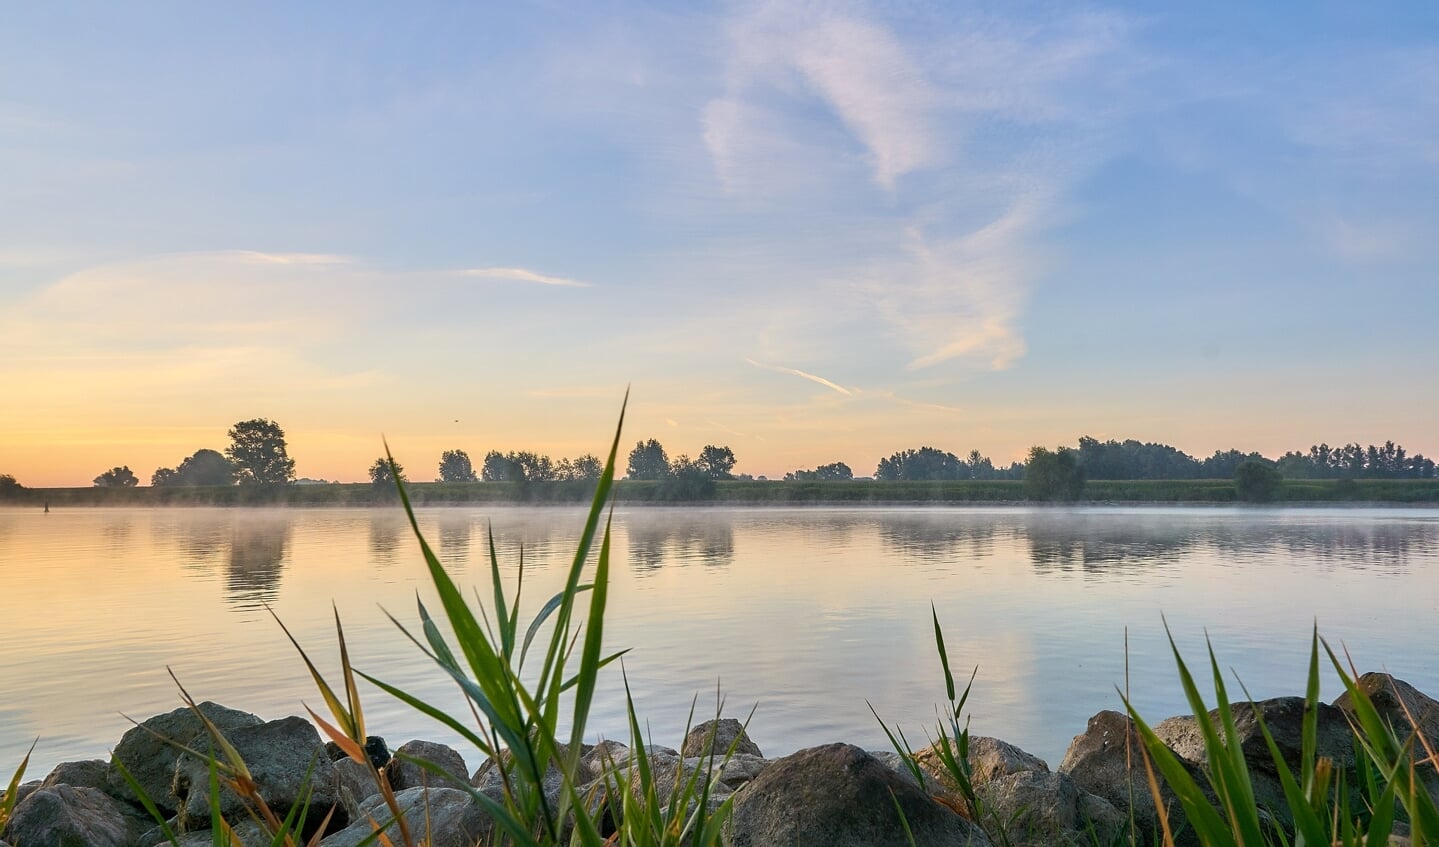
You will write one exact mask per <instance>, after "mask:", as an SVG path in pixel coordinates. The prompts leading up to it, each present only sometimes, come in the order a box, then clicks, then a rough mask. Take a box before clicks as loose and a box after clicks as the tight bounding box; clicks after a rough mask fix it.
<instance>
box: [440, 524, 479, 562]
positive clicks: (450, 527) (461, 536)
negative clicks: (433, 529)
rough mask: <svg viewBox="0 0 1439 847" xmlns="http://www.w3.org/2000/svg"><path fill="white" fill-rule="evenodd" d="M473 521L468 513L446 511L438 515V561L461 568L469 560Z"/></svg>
mask: <svg viewBox="0 0 1439 847" xmlns="http://www.w3.org/2000/svg"><path fill="white" fill-rule="evenodd" d="M474 528H475V519H474V516H472V515H471V514H470V513H469V512H465V511H458V510H457V511H446V512H442V513H441V514H440V519H439V536H440V561H442V562H444V563H445V564H446V565H451V566H453V567H457V568H462V567H464V566H465V565H466V564H468V563H469V560H470V543H471V541H472V540H473V534H474Z"/></svg>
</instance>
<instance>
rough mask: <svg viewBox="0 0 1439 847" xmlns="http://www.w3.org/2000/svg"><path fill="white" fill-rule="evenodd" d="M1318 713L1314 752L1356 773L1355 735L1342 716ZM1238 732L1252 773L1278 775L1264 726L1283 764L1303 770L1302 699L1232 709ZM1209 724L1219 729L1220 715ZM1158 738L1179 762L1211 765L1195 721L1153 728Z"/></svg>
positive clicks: (1325, 708)
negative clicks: (1253, 770)
mask: <svg viewBox="0 0 1439 847" xmlns="http://www.w3.org/2000/svg"><path fill="white" fill-rule="evenodd" d="M1317 706H1318V710H1319V719H1318V737H1317V739H1316V742H1317V743H1316V752H1317V753H1318V755H1320V756H1324V757H1327V758H1329V759H1331V760H1333V761H1334V764H1335V765H1336V766H1338V767H1341V768H1345V769H1350V768H1353V767H1354V735H1353V733H1352V732H1351V731H1350V729H1349V721H1348V720H1347V719H1346V718H1345V717H1344V713H1343V712H1342V711H1340V710H1339V709H1338V708H1335V707H1334V706H1330V705H1328V704H1327V703H1319V704H1317ZM1230 712H1231V714H1232V715H1233V717H1234V728H1235V730H1236V731H1237V732H1238V735H1239V744H1240V749H1241V750H1242V751H1244V760H1245V761H1246V762H1248V763H1249V766H1250V768H1251V769H1259V770H1262V771H1264V772H1266V773H1270V774H1273V773H1277V772H1278V771H1277V769H1276V767H1275V764H1274V758H1273V756H1272V755H1271V754H1270V752H1269V747H1268V745H1267V744H1266V743H1265V741H1264V733H1263V732H1261V731H1260V728H1259V723H1260V720H1261V719H1262V721H1263V723H1264V726H1265V727H1266V728H1267V729H1268V730H1269V734H1270V735H1271V736H1273V738H1274V743H1275V745H1276V746H1278V748H1279V751H1280V753H1281V754H1282V755H1283V758H1284V762H1285V764H1286V765H1288V766H1289V768H1290V769H1291V770H1294V769H1296V768H1298V767H1299V762H1300V757H1301V751H1302V746H1301V745H1302V739H1303V730H1304V698H1303V697H1276V698H1273V699H1271V700H1259V701H1256V702H1247V701H1246V702H1239V703H1233V704H1231V709H1230ZM1209 720H1210V721H1211V723H1214V724H1216V725H1217V724H1218V722H1219V712H1218V710H1215V711H1212V712H1210V713H1209ZM1154 734H1155V735H1158V736H1159V739H1160V740H1161V741H1163V742H1164V743H1165V744H1166V745H1168V746H1169V748H1170V749H1171V750H1173V751H1174V752H1175V753H1178V754H1179V757H1180V758H1182V759H1184V760H1186V761H1189V762H1193V763H1195V764H1200V765H1202V764H1205V763H1206V762H1208V761H1209V757H1208V754H1207V753H1206V751H1205V749H1204V737H1203V735H1202V734H1201V733H1200V731H1199V722H1198V721H1197V720H1195V718H1194V716H1193V715H1185V716H1183V717H1175V718H1168V719H1167V720H1164V721H1161V722H1160V723H1159V725H1158V726H1156V727H1154Z"/></svg>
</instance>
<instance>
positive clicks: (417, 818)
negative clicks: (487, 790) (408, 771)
mask: <svg viewBox="0 0 1439 847" xmlns="http://www.w3.org/2000/svg"><path fill="white" fill-rule="evenodd" d="M491 797H493V798H494V799H495V800H496V801H499V800H500V799H501V798H500V797H499V796H498V795H494V794H491ZM395 801H396V803H397V804H398V806H399V808H400V813H401V815H402V816H403V817H404V819H405V822H406V824H407V825H408V826H409V828H410V835H411V836H412V837H413V838H414V839H415V840H416V841H417V842H420V841H422V840H424V839H428V841H426V842H425V843H428V844H429V845H430V847H472V845H475V844H479V843H485V841H484V839H486V838H487V837H488V836H489V834H490V832H491V830H493V829H494V821H493V820H492V819H491V818H490V816H489V815H488V814H487V813H486V812H485V811H484V809H483V808H481V807H480V805H479V804H478V803H476V802H475V800H474V798H473V797H471V796H470V795H469V794H468V793H466V792H464V791H460V790H458V789H454V788H408V789H406V790H404V791H401V792H399V793H398V794H396V795H395ZM382 824H387V825H386V826H385V829H384V832H385V836H386V837H387V838H389V839H390V840H391V841H393V842H394V843H396V844H399V843H401V842H400V826H399V824H398V823H396V822H394V821H392V820H391V815H390V810H389V808H388V807H387V806H386V805H385V801H384V799H383V798H381V797H379V796H375V797H371V798H370V800H369V801H367V802H366V803H365V804H364V806H363V807H362V809H361V816H360V820H358V821H356V822H355V823H354V824H352V825H350V826H349V827H347V828H346V829H343V830H341V831H339V832H337V833H334V834H333V835H330V836H327V837H326V838H325V839H324V840H323V841H321V842H320V844H321V847H355V845H357V844H359V843H360V842H361V841H363V840H364V839H365V838H367V837H369V836H370V834H371V833H373V832H374V831H375V830H377V829H379V828H380V826H381V825H382ZM371 843H375V842H371Z"/></svg>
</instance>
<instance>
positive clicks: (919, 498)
mask: <svg viewBox="0 0 1439 847" xmlns="http://www.w3.org/2000/svg"><path fill="white" fill-rule="evenodd" d="M409 491H410V497H411V500H412V501H413V502H414V503H415V505H417V506H440V505H466V504H484V503H515V504H537V505H543V504H560V503H573V504H581V503H587V502H589V501H590V499H591V498H592V497H593V496H594V492H595V484H594V483H593V482H541V483H515V482H469V483H465V482H419V483H412V484H410V486H409ZM613 494H614V500H615V501H616V502H618V503H655V504H660V503H676V502H683V503H718V504H727V505H821V504H828V505H863V504H904V503H949V504H964V503H1024V502H1026V499H1025V490H1024V483H1022V482H1012V481H981V480H964V481H958V482H878V481H856V482H772V481H771V482H766V481H749V480H745V481H739V480H733V481H724V482H718V483H715V485H714V489H713V492H712V494H710V496H708V497H706V498H703V499H697V498H694V497H692V496H682V497H679V498H678V499H676V498H675V492H674V491H673V490H671V489H667V488H666V487H665V485H664V484H663V483H659V482H648V481H632V480H622V481H619V482H617V483H615V487H614V490H613ZM395 502H396V501H395V494H394V490H393V489H392V488H389V487H385V486H375V485H371V484H369V483H345V484H335V485H291V486H286V487H282V488H267V487H258V486H256V487H244V486H214V487H187V488H95V487H90V488H27V489H23V490H21V491H19V492H17V493H16V495H15V496H12V497H11V498H9V499H7V500H4V501H0V505H12V506H30V507H36V508H39V507H43V506H44V505H46V504H49V506H50V507H51V508H61V507H67V506H68V507H73V506H131V507H142V508H146V507H156V506H341V507H349V506H357V507H358V506H384V505H394V504H395ZM1234 502H1237V500H1236V497H1235V489H1234V483H1233V482H1232V481H1230V480H1223V479H1191V480H1091V481H1090V482H1089V483H1088V484H1087V485H1085V488H1084V494H1083V496H1082V497H1081V499H1080V503H1081V504H1082V503H1234ZM1274 502H1275V503H1279V504H1283V503H1354V504H1374V503H1386V504H1395V503H1401V504H1425V503H1436V504H1439V480H1408V479H1403V480H1388V479H1371V480H1286V481H1285V482H1284V483H1283V484H1282V485H1281V486H1280V489H1279V492H1278V495H1277V497H1276V498H1275V500H1274Z"/></svg>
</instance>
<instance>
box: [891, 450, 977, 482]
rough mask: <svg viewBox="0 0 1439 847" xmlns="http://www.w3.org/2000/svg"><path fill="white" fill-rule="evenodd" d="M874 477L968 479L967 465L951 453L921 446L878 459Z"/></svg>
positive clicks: (894, 478)
mask: <svg viewBox="0 0 1439 847" xmlns="http://www.w3.org/2000/svg"><path fill="white" fill-rule="evenodd" d="M874 477H875V479H882V480H939V479H969V466H968V465H966V464H965V463H964V462H961V461H960V460H959V457H958V456H956V455H954V454H953V453H946V452H944V451H942V450H937V449H935V448H934V447H921V448H919V449H918V450H902V451H900V452H898V453H895V454H894V455H892V456H890V457H889V458H888V459H880V460H879V467H877V468H875V471H874Z"/></svg>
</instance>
